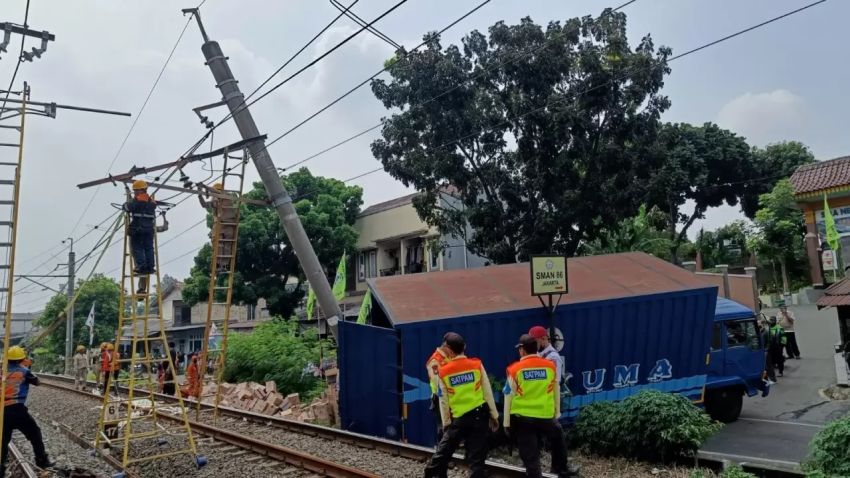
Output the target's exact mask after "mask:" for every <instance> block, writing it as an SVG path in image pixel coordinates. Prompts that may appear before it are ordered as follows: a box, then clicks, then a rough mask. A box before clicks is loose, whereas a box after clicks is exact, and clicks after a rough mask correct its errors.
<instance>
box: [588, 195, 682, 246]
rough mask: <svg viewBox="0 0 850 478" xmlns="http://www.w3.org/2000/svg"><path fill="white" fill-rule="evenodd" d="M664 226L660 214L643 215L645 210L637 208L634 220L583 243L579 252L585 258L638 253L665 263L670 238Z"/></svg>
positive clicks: (664, 221) (625, 221) (643, 207)
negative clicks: (661, 259) (619, 253)
mask: <svg viewBox="0 0 850 478" xmlns="http://www.w3.org/2000/svg"><path fill="white" fill-rule="evenodd" d="M666 223H667V218H666V216H665V214H664V213H663V212H662V211H661V210H659V209H658V208H653V209H651V210H650V211H649V212H647V210H646V206H641V207H640V209H639V210H638V215H637V216H635V217H632V218H628V219H623V220H622V221H620V222H619V223H618V224H617V226H616V227H613V228H608V229H604V230H602V231H601V232H600V234H599V235H598V236H597V237H596V238H595V239H593V240H591V241H587V242H585V243H583V244H582V247H581V249H580V251H581V253H582V254H587V255H598V254H613V253H617V252H633V251H641V252H646V253H647V254H652V255H653V256H656V257H661V258H663V259H668V258H669V253H670V238H669V237H668V235H667V232H666V231H665V226H666Z"/></svg>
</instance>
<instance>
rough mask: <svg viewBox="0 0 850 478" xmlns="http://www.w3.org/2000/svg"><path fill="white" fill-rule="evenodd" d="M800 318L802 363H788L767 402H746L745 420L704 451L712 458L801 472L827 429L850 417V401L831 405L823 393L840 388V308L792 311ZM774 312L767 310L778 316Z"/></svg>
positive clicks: (723, 432)
mask: <svg viewBox="0 0 850 478" xmlns="http://www.w3.org/2000/svg"><path fill="white" fill-rule="evenodd" d="M790 309H791V310H792V312H794V315H795V316H796V317H797V325H796V333H797V342H798V344H799V346H800V353H801V355H802V359H801V360H786V362H785V376H784V377H780V378H779V382H778V383H777V384H776V385H774V386H773V387H772V388H771V391H770V395H769V396H768V397H766V398H761V397H752V398H745V399H744V410H743V412H742V414H741V418H740V419H739V420H738V421H737V422H735V423H731V424H729V425H727V426H726V427H724V428H723V430H721V431H720V432H719V433H718V434H716V435H715V436H713V437H712V438H711V439H710V440H709V441H708V442H707V443H706V444H705V446H704V447H703V448H702V450H701V452H704V453H705V454H706V456H707V457H717V456H718V455H725V456H729V457H730V458H734V459H736V461H748V462H770V463H774V464H775V465H777V467H778V468H783V469H792V468H796V465H798V464H799V463H800V462H802V461H804V460H805V458H806V456H807V455H808V444H809V442H810V441H811V439H812V437H813V436H814V435H815V433H817V431H818V430H820V429H821V428H822V427H823V425H824V424H826V423H829V422H830V421H832V420H835V419H837V418H840V417H842V416H845V415H847V414H848V413H850V402H847V401H829V400H827V399H826V398H824V397H823V396H822V395H821V394H820V393H819V391H820V390H821V389H823V388H825V387H827V386H829V385H831V384H833V383H835V365H834V361H833V345H834V344H835V343H836V342H837V341H838V322H837V315H836V311H835V309H825V310H820V311H819V310H817V307H815V306H811V305H806V306H797V307H791V308H790ZM775 313H776V311H775V310H766V311H765V314H766V315H774V314H775Z"/></svg>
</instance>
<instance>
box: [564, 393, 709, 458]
mask: <svg viewBox="0 0 850 478" xmlns="http://www.w3.org/2000/svg"><path fill="white" fill-rule="evenodd" d="M720 426H721V425H719V424H718V423H715V422H713V421H712V420H711V419H710V418H709V417H708V415H706V414H705V412H703V411H702V410H700V409H698V408H697V407H695V406H693V404H691V403H690V401H689V400H688V399H686V398H684V397H681V396H679V395H674V394H671V393H663V392H657V391H651V390H647V391H643V392H640V393H638V394H637V395H634V396H632V397H629V398H627V399H625V400H623V401H622V402H617V403H613V402H596V403H592V404H590V405H588V406H586V407H584V408H582V410H581V413H579V416H578V420H577V422H576V426H575V430H574V432H573V434H574V436H575V437H576V439H577V442H578V443H579V444H580V446H582V447H583V448H584V449H585V450H586V451H588V452H591V453H597V454H601V455H621V456H626V457H631V458H639V459H649V460H667V459H671V458H674V457H678V456H692V455H693V454H694V453H695V452H696V450H697V449H699V447H700V446H701V445H702V444H703V442H705V440H706V439H708V437H710V436H711V435H712V434H713V433H715V432H716V431H717V430H719V429H720Z"/></svg>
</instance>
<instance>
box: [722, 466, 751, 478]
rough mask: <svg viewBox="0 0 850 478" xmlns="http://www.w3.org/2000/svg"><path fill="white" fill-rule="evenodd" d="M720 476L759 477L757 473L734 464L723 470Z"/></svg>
mask: <svg viewBox="0 0 850 478" xmlns="http://www.w3.org/2000/svg"><path fill="white" fill-rule="evenodd" d="M720 478H757V477H756V475H754V474H752V473H749V472H746V471H744V469H743V468H741V467H740V466H733V467H732V468H727V469H725V470H723V473H721V474H720Z"/></svg>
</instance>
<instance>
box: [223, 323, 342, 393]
mask: <svg viewBox="0 0 850 478" xmlns="http://www.w3.org/2000/svg"><path fill="white" fill-rule="evenodd" d="M330 349H331V348H330V346H329V345H328V344H327V343H325V342H323V341H322V340H321V339H319V336H318V333H317V332H316V330H314V329H310V330H306V331H304V332H299V331H298V325H297V323H295V322H294V321H289V322H287V321H282V320H279V319H275V320H273V321H271V322H265V323H262V324H259V325H257V327H256V328H255V329H254V330H253V332H251V333H247V334H241V333H235V334H232V335H230V337H229V338H228V345H227V364H226V366H225V370H224V379H225V380H226V381H229V382H245V381H254V382H265V381H267V380H274V381H275V383H276V384H277V387H278V390H280V391H281V392H282V393H300V394H301V395H302V397H305V400H310V399H312V397H313V396H316V395H317V394H318V392H320V391H321V389H322V388H323V384H322V382H321V381H320V380H319V379H318V378H316V377H315V376H313V375H312V374H309V373H306V372H307V370H308V367H309V365H310V364H313V365H316V366H318V365H319V360H320V357H321V356H322V355H323V351H324V354H327V353H329V351H330Z"/></svg>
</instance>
